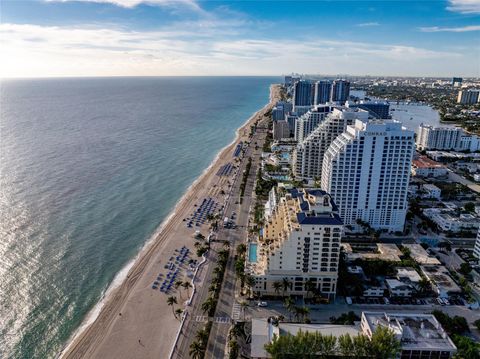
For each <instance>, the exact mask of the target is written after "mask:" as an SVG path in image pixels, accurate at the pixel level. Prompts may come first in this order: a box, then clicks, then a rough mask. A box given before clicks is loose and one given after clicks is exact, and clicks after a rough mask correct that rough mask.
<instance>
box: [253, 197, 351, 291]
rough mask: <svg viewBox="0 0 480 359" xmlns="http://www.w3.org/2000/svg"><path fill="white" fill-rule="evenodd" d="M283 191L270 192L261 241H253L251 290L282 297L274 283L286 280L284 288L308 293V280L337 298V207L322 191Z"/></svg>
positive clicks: (340, 227) (339, 223)
mask: <svg viewBox="0 0 480 359" xmlns="http://www.w3.org/2000/svg"><path fill="white" fill-rule="evenodd" d="M273 191H276V190H273ZM282 192H283V193H279V194H278V199H276V194H275V193H272V195H271V198H270V200H269V206H268V208H269V209H268V212H269V215H268V217H267V221H266V223H265V225H264V227H263V229H262V232H261V235H260V237H259V241H258V243H250V244H249V246H250V248H249V258H248V260H247V265H246V271H247V272H248V273H249V274H251V275H253V276H254V278H255V280H256V284H255V286H254V288H253V291H254V292H257V293H260V294H261V295H279V294H280V293H279V289H278V288H275V285H274V283H275V282H280V283H281V282H282V281H283V280H284V279H286V280H287V281H288V282H289V283H290V284H289V285H288V286H287V288H285V289H284V291H282V292H286V293H288V294H289V295H295V294H296V295H304V294H305V293H306V289H305V282H307V281H310V282H313V284H314V287H315V288H316V291H317V292H318V293H319V294H321V295H324V296H326V297H329V298H333V297H335V293H336V288H337V277H338V263H339V256H340V241H341V237H342V234H343V223H342V221H341V219H340V217H339V215H338V213H337V207H336V205H335V203H334V202H333V200H332V199H331V197H330V195H329V194H327V193H326V192H324V191H321V190H319V189H295V188H294V189H291V190H283V191H282ZM272 198H274V200H272ZM252 246H253V247H252Z"/></svg>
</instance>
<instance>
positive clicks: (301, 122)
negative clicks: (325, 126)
mask: <svg viewBox="0 0 480 359" xmlns="http://www.w3.org/2000/svg"><path fill="white" fill-rule="evenodd" d="M332 109H333V107H331V106H328V105H318V106H315V107H314V108H312V109H310V110H309V111H308V112H307V113H305V114H304V115H302V116H300V117H299V118H297V120H296V121H295V140H297V141H298V142H301V141H303V139H304V138H305V137H307V136H308V134H309V133H310V132H312V131H313V130H314V129H315V128H316V127H317V126H318V125H319V124H320V122H322V121H323V120H324V119H325V117H326V116H327V115H328V114H329V113H330V111H332Z"/></svg>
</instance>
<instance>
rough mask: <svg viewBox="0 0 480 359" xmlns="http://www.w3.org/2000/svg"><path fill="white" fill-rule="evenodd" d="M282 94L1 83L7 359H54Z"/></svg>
mask: <svg viewBox="0 0 480 359" xmlns="http://www.w3.org/2000/svg"><path fill="white" fill-rule="evenodd" d="M275 82H280V78H272V77H184V78H182V77H171V78H87V79H42V80H8V81H3V82H2V84H1V94H0V119H1V120H0V213H1V217H0V278H1V280H0V357H7V358H8V357H12V358H50V357H55V355H56V354H57V353H58V352H59V351H60V350H61V348H62V346H63V345H64V344H65V342H66V341H67V340H68V338H69V337H70V336H71V335H72V333H73V332H74V331H75V329H76V328H78V327H79V325H80V324H81V322H82V320H83V319H84V318H85V316H86V314H87V313H88V311H89V310H90V309H91V308H92V307H94V306H95V304H96V303H97V302H98V301H99V299H100V298H101V296H102V293H104V292H105V290H106V288H107V287H108V285H109V283H111V281H112V280H113V278H114V277H115V274H116V273H117V272H118V271H120V270H121V269H122V267H124V266H125V265H126V263H128V262H129V260H131V258H133V257H134V256H135V255H136V254H137V253H138V251H139V250H140V249H141V247H142V246H143V245H144V244H145V242H146V241H147V240H148V239H149V238H150V236H151V235H152V234H153V233H154V232H155V229H156V228H157V227H158V226H159V224H160V223H161V222H162V220H163V219H165V218H166V216H167V215H168V213H169V212H170V211H171V210H172V209H173V208H174V206H175V204H176V201H177V200H178V199H179V198H180V197H181V196H182V194H183V193H184V192H185V191H186V189H187V188H188V186H189V185H190V184H191V183H192V182H193V181H194V180H195V178H197V177H198V176H199V175H200V174H201V173H202V171H203V170H204V169H205V168H206V167H207V166H208V165H209V164H210V163H211V161H212V160H213V159H214V157H215V155H216V154H217V153H218V152H219V150H220V149H221V148H222V147H224V146H225V145H227V144H228V143H230V142H231V141H232V140H233V138H234V137H235V131H236V129H237V128H238V127H239V126H240V125H241V124H242V123H243V122H245V121H246V120H247V119H248V118H249V117H250V115H251V114H252V113H253V112H255V111H256V110H258V109H259V108H261V107H262V106H263V105H264V104H266V103H267V102H268V94H269V92H268V88H269V85H270V84H271V83H275Z"/></svg>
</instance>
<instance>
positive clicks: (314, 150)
mask: <svg viewBox="0 0 480 359" xmlns="http://www.w3.org/2000/svg"><path fill="white" fill-rule="evenodd" d="M355 119H359V120H362V121H364V122H366V121H368V111H365V110H361V109H353V108H352V109H349V108H334V109H333V111H332V112H330V113H329V114H328V115H327V116H326V119H325V120H324V121H323V122H321V123H320V124H319V125H318V126H317V127H316V128H315V129H314V130H313V131H312V132H311V133H310V134H309V135H308V136H307V137H306V138H305V139H304V140H303V141H302V142H300V143H299V144H298V145H297V147H296V149H295V150H294V152H293V160H292V165H293V173H294V175H295V178H296V179H301V180H313V179H316V180H318V181H320V179H321V175H322V164H323V156H324V154H325V151H326V150H327V149H328V147H329V146H330V144H331V143H332V142H333V140H334V139H335V138H337V136H339V135H340V134H342V133H343V132H344V131H345V129H346V128H347V126H348V125H351V124H353V122H354V121H355Z"/></svg>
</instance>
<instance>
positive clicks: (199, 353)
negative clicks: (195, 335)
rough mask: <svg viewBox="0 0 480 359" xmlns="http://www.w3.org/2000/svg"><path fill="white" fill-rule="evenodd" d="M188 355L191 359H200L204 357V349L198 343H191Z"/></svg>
mask: <svg viewBox="0 0 480 359" xmlns="http://www.w3.org/2000/svg"><path fill="white" fill-rule="evenodd" d="M188 354H189V355H190V358H192V359H201V358H203V356H204V355H205V348H204V347H203V345H202V344H201V343H199V342H192V343H191V344H190V350H189V352H188Z"/></svg>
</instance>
